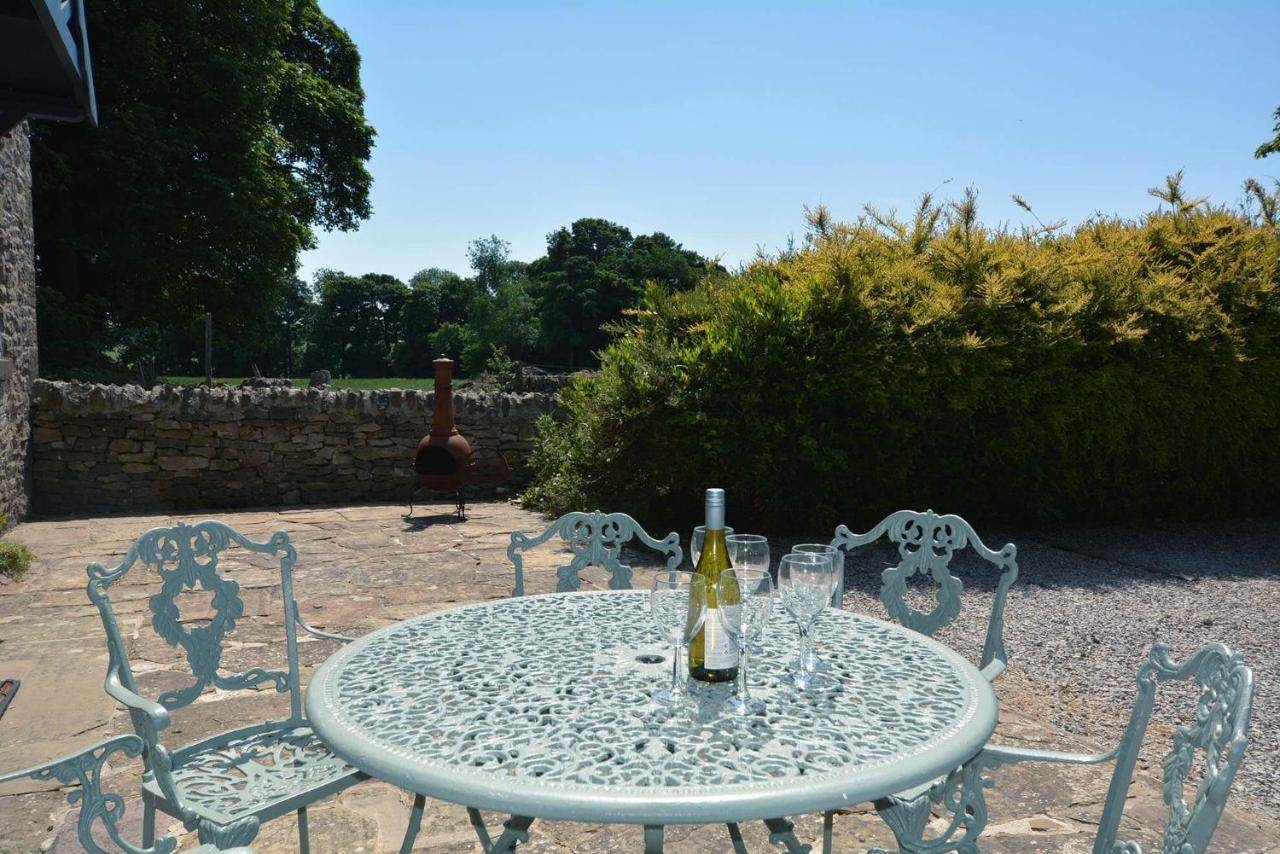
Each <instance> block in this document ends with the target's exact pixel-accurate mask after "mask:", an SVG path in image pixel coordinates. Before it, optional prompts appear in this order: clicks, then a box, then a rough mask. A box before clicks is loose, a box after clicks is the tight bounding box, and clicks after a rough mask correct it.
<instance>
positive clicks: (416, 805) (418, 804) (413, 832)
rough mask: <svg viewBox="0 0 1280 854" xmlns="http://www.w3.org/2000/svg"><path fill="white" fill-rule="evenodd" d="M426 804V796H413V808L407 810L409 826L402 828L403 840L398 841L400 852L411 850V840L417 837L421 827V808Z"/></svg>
mask: <svg viewBox="0 0 1280 854" xmlns="http://www.w3.org/2000/svg"><path fill="white" fill-rule="evenodd" d="M426 805H427V799H426V796H424V795H414V796H413V809H412V810H410V811H409V826H408V827H406V828H405V830H404V842H402V843H400V854H409V852H410V851H412V850H413V842H414V840H415V839H417V838H418V830H419V829H420V828H421V827H422V810H423V809H424V808H425V807H426Z"/></svg>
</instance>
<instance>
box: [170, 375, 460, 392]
mask: <svg viewBox="0 0 1280 854" xmlns="http://www.w3.org/2000/svg"><path fill="white" fill-rule="evenodd" d="M242 379H243V377H214V378H213V381H214V382H215V383H221V384H222V385H240V380H242ZM160 382H166V383H172V384H173V385H198V384H200V383H202V382H204V377H160ZM468 383H469V381H468V380H457V379H455V380H454V381H453V384H454V386H455V387H458V386H465V385H467V384H468ZM293 385H294V387H295V388H306V387H307V378H306V377H294V378H293ZM431 385H432V380H430V379H420V378H417V377H373V378H369V379H358V380H356V379H339V378H338V377H334V378H333V381H332V382H330V383H329V387H330V388H335V389H347V388H353V389H363V390H366V391H367V390H370V389H382V388H418V389H430V388H431Z"/></svg>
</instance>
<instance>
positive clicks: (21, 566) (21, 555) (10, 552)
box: [0, 540, 33, 580]
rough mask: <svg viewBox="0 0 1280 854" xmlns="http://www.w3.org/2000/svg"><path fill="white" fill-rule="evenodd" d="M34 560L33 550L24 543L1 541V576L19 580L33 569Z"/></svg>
mask: <svg viewBox="0 0 1280 854" xmlns="http://www.w3.org/2000/svg"><path fill="white" fill-rule="evenodd" d="M32 560H33V556H32V554H31V549H29V548H27V547H26V546H24V545H23V544H22V543H14V542H11V541H9V540H0V575H4V576H7V577H9V578H12V579H14V580H17V579H19V578H21V577H22V576H23V575H25V574H26V572H27V570H28V569H30V568H31V561H32Z"/></svg>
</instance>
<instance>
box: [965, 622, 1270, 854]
mask: <svg viewBox="0 0 1280 854" xmlns="http://www.w3.org/2000/svg"><path fill="white" fill-rule="evenodd" d="M1192 679H1194V680H1195V682H1196V684H1197V685H1198V686H1199V697H1198V699H1197V701H1196V710H1195V716H1194V718H1193V719H1192V720H1191V722H1190V723H1188V724H1186V725H1184V726H1180V727H1178V728H1177V729H1176V730H1174V733H1173V749H1172V750H1170V751H1169V753H1168V754H1167V755H1166V756H1165V759H1164V762H1163V787H1162V790H1163V796H1164V802H1165V805H1166V806H1167V807H1168V808H1169V819H1168V823H1167V824H1166V826H1165V830H1164V835H1163V840H1162V842H1161V846H1160V851H1161V854H1204V851H1205V850H1206V849H1207V847H1208V845H1209V840H1210V839H1211V838H1212V836H1213V832H1214V830H1215V829H1216V828H1217V826H1218V821H1219V819H1220V818H1221V817H1222V810H1223V809H1224V808H1225V806H1226V803H1227V796H1228V795H1229V794H1230V791H1231V783H1232V781H1233V780H1234V779H1235V775H1236V771H1237V770H1238V769H1239V768H1240V761H1241V759H1242V758H1243V757H1244V751H1245V749H1246V748H1247V747H1248V746H1249V715H1250V712H1251V710H1252V704H1253V673H1252V671H1250V669H1249V668H1248V667H1247V666H1245V663H1244V659H1243V658H1242V657H1241V656H1240V655H1238V654H1236V653H1233V652H1232V651H1231V650H1229V649H1227V647H1225V646H1223V645H1222V644H1220V643H1211V644H1206V645H1205V646H1202V647H1201V648H1200V649H1199V650H1197V651H1196V652H1195V654H1193V655H1192V656H1191V657H1190V658H1188V659H1187V660H1186V661H1184V662H1181V663H1179V662H1177V661H1175V660H1174V659H1173V657H1172V655H1171V654H1170V652H1169V648H1168V647H1167V646H1165V645H1164V644H1162V643H1158V644H1156V645H1155V646H1153V647H1152V648H1151V652H1150V654H1149V655H1148V657H1147V660H1146V661H1145V662H1144V663H1143V665H1142V667H1141V668H1140V669H1139V670H1138V696H1137V699H1136V700H1135V701H1134V704H1133V711H1132V712H1131V713H1130V715H1129V725H1128V727H1126V729H1125V731H1124V734H1123V736H1121V739H1120V743H1119V744H1118V745H1117V746H1116V747H1115V748H1114V749H1113V750H1109V751H1107V752H1106V753H1099V754H1092V755H1089V754H1078V753H1061V752H1055V751H1044V750H1030V749H1025V748H1017V747H1005V746H999V747H996V746H992V747H989V748H987V749H986V750H985V751H983V754H982V761H983V763H984V764H985V765H986V766H987V767H990V768H998V767H1000V766H1001V765H1006V764H1010V763H1014V762H1063V763H1069V764H1076V765H1091V764H1095V763H1098V762H1109V761H1114V762H1115V763H1116V767H1115V771H1114V773H1113V774H1112V776H1111V785H1110V787H1109V788H1108V789H1107V800H1106V806H1105V807H1104V808H1103V810H1102V818H1101V820H1100V821H1099V822H1098V834H1097V837H1096V838H1095V840H1094V845H1093V851H1094V854H1142V849H1141V848H1140V847H1139V846H1138V844H1137V843H1135V842H1126V841H1123V840H1121V839H1119V838H1118V834H1119V831H1120V821H1121V818H1122V817H1123V815H1124V807H1125V802H1126V800H1127V799H1128V793H1129V784H1130V781H1131V780H1132V779H1133V772H1134V767H1135V766H1136V765H1137V762H1138V755H1139V752H1140V751H1141V749H1142V743H1143V740H1144V738H1145V736H1146V732H1147V725H1148V723H1149V722H1150V720H1151V708H1152V705H1153V704H1154V702H1155V696H1156V689H1157V688H1158V687H1159V685H1160V683H1162V682H1168V681H1171V680H1172V681H1175V682H1188V681H1190V680H1192ZM1197 756H1199V757H1200V759H1201V761H1200V763H1198V765H1197V763H1196V758H1197ZM1193 767H1198V768H1199V769H1200V770H1201V772H1202V773H1200V774H1199V775H1198V778H1195V777H1193V778H1191V779H1192V781H1193V782H1194V784H1195V795H1194V796H1193V798H1192V801H1191V803H1190V804H1188V803H1187V801H1186V794H1185V793H1186V786H1187V784H1188V778H1189V776H1190V771H1191V769H1192V768H1193Z"/></svg>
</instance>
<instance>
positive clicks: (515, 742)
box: [306, 591, 997, 826]
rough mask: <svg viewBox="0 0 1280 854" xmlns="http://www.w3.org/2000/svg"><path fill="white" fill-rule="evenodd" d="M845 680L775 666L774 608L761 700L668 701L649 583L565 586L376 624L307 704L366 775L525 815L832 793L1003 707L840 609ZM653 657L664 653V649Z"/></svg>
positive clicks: (829, 653) (829, 803)
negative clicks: (692, 709) (756, 704)
mask: <svg viewBox="0 0 1280 854" xmlns="http://www.w3.org/2000/svg"><path fill="white" fill-rule="evenodd" d="M818 629H819V640H820V643H821V647H822V650H823V656H824V658H825V659H826V660H827V662H828V663H830V664H831V666H832V668H831V670H830V672H829V675H830V676H831V677H832V683H831V685H830V686H829V687H827V688H823V689H811V690H809V691H806V692H797V691H794V690H793V689H791V688H790V687H789V686H787V685H785V684H780V683H779V681H778V680H779V678H780V677H781V676H783V675H784V674H785V672H786V670H785V668H786V662H787V661H788V660H789V659H791V658H793V657H794V654H795V651H796V646H797V640H796V631H795V627H794V624H793V623H792V622H791V621H790V620H789V619H788V618H787V617H786V615H785V614H784V613H783V612H782V609H781V608H777V609H775V612H774V615H773V617H772V618H771V620H770V622H769V625H768V627H767V628H766V631H765V636H764V638H763V639H762V645H763V648H764V651H763V653H760V654H756V655H753V656H752V661H751V668H750V674H751V683H752V693H753V694H755V695H757V696H761V697H763V698H764V699H765V700H766V702H767V706H768V709H767V712H766V714H764V715H761V716H753V717H749V718H747V719H746V720H741V719H736V718H735V717H734V716H732V715H730V714H727V713H720V714H713V715H707V714H705V713H704V714H702V715H685V716H681V717H673V716H671V715H669V714H668V713H667V712H666V710H665V709H662V708H660V707H656V706H655V705H654V704H653V703H652V701H651V700H650V695H651V694H652V693H653V692H654V691H656V690H657V689H659V688H662V687H665V685H666V684H667V682H668V680H669V679H670V673H671V670H670V656H671V654H672V649H671V648H670V647H668V646H666V645H665V644H663V643H662V642H661V641H660V640H659V639H658V637H657V635H656V633H655V630H654V628H653V624H652V622H651V621H650V617H649V611H648V594H647V593H644V592H638V591H622V592H601V593H594V592H593V593H560V594H551V595H546V596H528V597H521V598H514V599H506V600H502V601H496V602H486V603H483V604H477V605H467V606H463V607H458V608H452V609H449V610H445V611H438V612H435V613H432V614H427V615H425V616H422V617H418V618H415V619H412V620H408V621H406V622H403V623H398V624H396V625H393V626H388V627H386V628H383V629H380V630H378V631H375V632H372V633H371V634H369V635H367V636H365V637H363V638H360V639H358V640H356V641H354V642H353V643H351V644H349V645H347V646H346V647H344V648H343V649H342V650H340V651H339V652H337V653H336V654H335V655H333V656H332V657H331V658H330V659H329V660H328V661H326V662H325V663H324V664H323V665H321V666H320V668H319V669H318V670H317V671H316V673H315V675H314V676H313V677H312V679H311V684H310V687H309V689H308V691H307V702H306V706H307V715H308V717H309V718H310V720H311V724H312V726H314V728H315V731H316V733H317V734H318V735H319V736H320V738H321V739H323V740H324V742H325V743H326V744H327V745H328V746H329V747H330V748H331V749H332V750H333V751H334V752H335V753H337V754H338V755H339V756H341V757H342V758H343V759H345V760H346V761H348V762H350V763H351V764H352V765H354V766H355V767H357V768H359V769H360V770H361V771H364V772H366V773H367V774H369V775H370V776H373V777H376V778H378V779H381V780H385V781H388V782H390V783H394V784H396V785H398V786H402V787H404V788H406V789H408V790H410V791H413V792H416V793H419V794H422V795H426V796H428V797H435V798H438V799H441V800H445V801H452V802H455V803H460V804H465V805H467V806H469V807H475V808H480V809H486V810H500V811H502V812H506V813H512V814H515V815H518V816H528V817H531V818H544V819H562V820H572V821H586V822H600V823H628V824H644V825H651V826H655V825H666V824H690V823H718V822H736V821H744V820H748V819H757V818H759V819H764V818H775V817H784V816H788V815H796V814H801V813H811V812H818V811H823V810H831V809H835V808H837V807H841V806H845V805H849V804H853V803H857V802H861V801H869V800H874V799H877V798H881V797H885V796H888V795H890V794H892V793H894V792H899V791H902V790H904V789H908V788H910V787H912V786H915V785H917V784H921V783H925V782H928V781H931V780H934V779H937V778H939V777H942V776H945V775H946V774H948V773H949V772H951V771H954V770H955V769H956V768H957V767H959V766H960V765H962V764H963V763H965V762H966V761H967V760H969V759H970V758H971V757H973V756H974V755H975V754H977V753H978V752H979V751H980V750H981V749H982V748H983V746H984V745H985V744H986V742H987V739H988V738H989V737H990V735H991V733H992V731H993V730H994V728H995V724H996V714H997V705H996V699H995V695H994V693H993V692H992V690H991V687H990V686H989V685H988V684H987V682H986V680H985V679H983V678H982V676H981V675H980V674H979V673H978V671H977V669H976V668H975V667H974V666H973V665H971V664H970V663H969V662H968V661H966V660H964V659H963V658H961V657H960V656H959V655H957V654H956V653H955V652H953V651H952V650H950V649H949V648H947V647H945V646H943V645H942V644H940V643H938V642H936V641H934V640H932V639H930V638H927V637H925V636H923V635H920V634H917V633H916V632H913V631H911V630H909V629H906V628H903V627H901V626H898V625H894V624H890V623H886V622H882V621H880V620H875V619H871V618H869V617H865V616H862V615H859V614H854V613H851V612H848V611H836V610H828V611H827V612H825V613H824V614H823V616H822V618H821V619H820V621H819V623H818ZM655 658H656V659H658V660H657V661H654V659H655Z"/></svg>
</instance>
